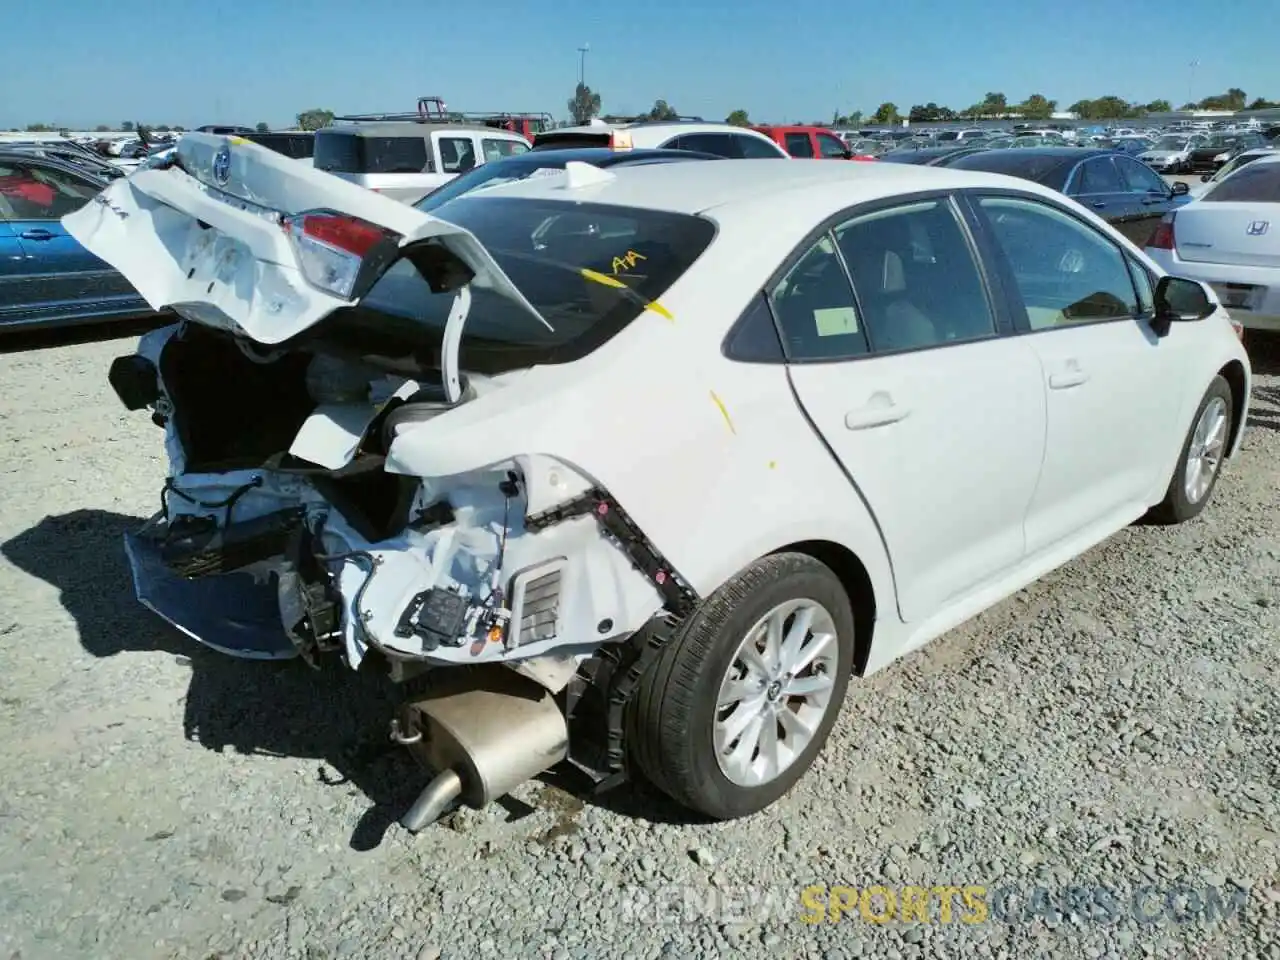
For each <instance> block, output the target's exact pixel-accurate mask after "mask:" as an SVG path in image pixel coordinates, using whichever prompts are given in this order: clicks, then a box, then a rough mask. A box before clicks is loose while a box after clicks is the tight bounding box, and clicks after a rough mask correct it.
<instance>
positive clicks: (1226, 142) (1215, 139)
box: [1203, 133, 1240, 147]
mask: <svg viewBox="0 0 1280 960" xmlns="http://www.w3.org/2000/svg"><path fill="white" fill-rule="evenodd" d="M1239 141H1240V138H1239V137H1236V136H1230V137H1229V136H1227V135H1226V134H1222V133H1217V134H1214V135H1213V136H1212V137H1210V138H1209V139H1208V140H1207V141H1206V142H1205V143H1204V144H1203V145H1204V146H1205V147H1234V146H1235V145H1236V144H1237V143H1238V142H1239Z"/></svg>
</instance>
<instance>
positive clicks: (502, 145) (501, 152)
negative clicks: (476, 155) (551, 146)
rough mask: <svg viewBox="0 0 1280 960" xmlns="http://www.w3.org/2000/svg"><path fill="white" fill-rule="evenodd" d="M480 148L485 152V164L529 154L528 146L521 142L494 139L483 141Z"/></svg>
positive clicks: (486, 138)
mask: <svg viewBox="0 0 1280 960" xmlns="http://www.w3.org/2000/svg"><path fill="white" fill-rule="evenodd" d="M480 148H481V149H482V150H483V151H484V159H485V163H491V162H492V161H494V160H501V159H502V158H503V157H514V156H518V155H519V154H522V153H528V152H529V148H528V146H527V145H525V144H523V143H521V142H520V141H519V140H495V139H493V138H492V137H485V138H484V139H483V140H481V141H480Z"/></svg>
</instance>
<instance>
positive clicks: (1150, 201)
mask: <svg viewBox="0 0 1280 960" xmlns="http://www.w3.org/2000/svg"><path fill="white" fill-rule="evenodd" d="M1168 202H1169V201H1168V199H1166V198H1165V197H1150V198H1148V199H1146V200H1143V201H1142V205H1143V206H1144V207H1150V206H1152V205H1153V204H1157V203H1168Z"/></svg>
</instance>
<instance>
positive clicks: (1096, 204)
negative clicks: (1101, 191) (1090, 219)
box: [1093, 200, 1107, 210]
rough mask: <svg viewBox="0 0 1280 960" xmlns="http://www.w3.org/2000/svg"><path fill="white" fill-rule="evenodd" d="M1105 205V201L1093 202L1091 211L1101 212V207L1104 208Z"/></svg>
mask: <svg viewBox="0 0 1280 960" xmlns="http://www.w3.org/2000/svg"><path fill="white" fill-rule="evenodd" d="M1106 205H1107V201H1105V200H1095V201H1094V202H1093V209H1095V210H1101V209H1102V208H1103V207H1105V206H1106Z"/></svg>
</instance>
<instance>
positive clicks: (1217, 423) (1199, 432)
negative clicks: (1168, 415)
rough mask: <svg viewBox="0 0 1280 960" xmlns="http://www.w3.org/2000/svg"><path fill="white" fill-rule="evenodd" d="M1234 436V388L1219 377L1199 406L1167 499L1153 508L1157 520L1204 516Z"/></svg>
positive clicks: (1166, 492)
mask: <svg viewBox="0 0 1280 960" xmlns="http://www.w3.org/2000/svg"><path fill="white" fill-rule="evenodd" d="M1230 438H1231V387H1230V385H1229V384H1228V383H1227V381H1226V379H1225V378H1223V377H1222V376H1217V377H1214V378H1213V382H1212V383H1210V384H1209V389H1208V390H1206V391H1205V395H1204V399H1202V400H1201V401H1200V406H1199V407H1198V408H1197V409H1196V415H1195V418H1194V419H1193V420H1192V421H1191V429H1190V431H1188V433H1187V438H1186V440H1184V441H1183V443H1182V453H1181V456H1179V458H1178V466H1177V468H1176V469H1175V470H1174V471H1173V477H1172V479H1170V481H1169V488H1168V489H1167V490H1166V491H1165V495H1164V500H1162V501H1161V502H1160V505H1159V506H1157V507H1156V508H1155V510H1154V511H1153V513H1154V515H1155V517H1156V518H1157V519H1159V520H1163V521H1164V522H1166V523H1182V522H1183V521H1186V520H1190V519H1192V518H1194V517H1197V516H1199V515H1200V512H1201V511H1202V510H1204V508H1205V506H1207V505H1208V503H1209V498H1210V497H1211V496H1212V495H1213V490H1214V487H1216V486H1217V484H1218V475H1219V474H1220V473H1221V472H1222V461H1223V460H1224V459H1225V458H1226V455H1227V444H1228V443H1229V442H1230Z"/></svg>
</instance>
